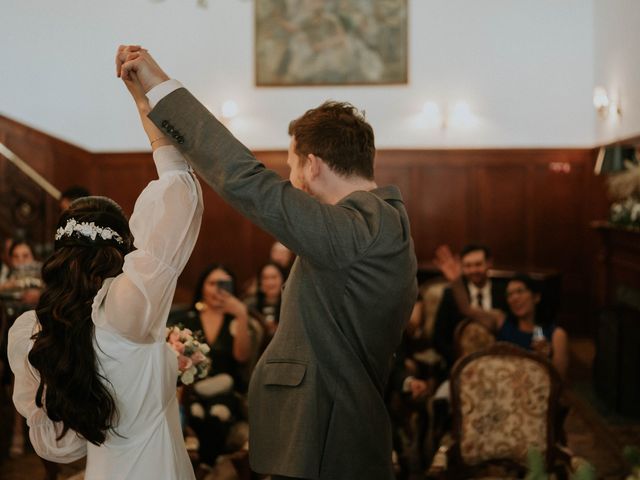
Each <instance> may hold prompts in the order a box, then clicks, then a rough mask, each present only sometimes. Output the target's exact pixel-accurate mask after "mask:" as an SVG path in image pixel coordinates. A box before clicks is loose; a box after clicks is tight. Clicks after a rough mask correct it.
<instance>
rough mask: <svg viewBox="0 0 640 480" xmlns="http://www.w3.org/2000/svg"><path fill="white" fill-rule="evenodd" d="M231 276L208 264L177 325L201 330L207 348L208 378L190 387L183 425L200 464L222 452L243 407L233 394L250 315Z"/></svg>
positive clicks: (244, 357)
mask: <svg viewBox="0 0 640 480" xmlns="http://www.w3.org/2000/svg"><path fill="white" fill-rule="evenodd" d="M235 285H236V282H235V276H234V275H233V272H231V270H229V269H228V268H227V267H225V266H224V265H222V264H213V265H210V266H208V267H207V268H205V269H204V270H203V272H202V273H201V274H200V278H199V279H198V282H197V283H196V288H195V293H194V298H193V305H192V306H193V308H192V310H191V311H190V312H189V313H188V314H187V316H186V318H184V319H183V320H182V321H181V323H183V325H184V326H185V327H186V328H188V329H190V330H191V331H193V332H197V331H201V332H202V334H203V340H204V341H205V342H206V343H207V344H208V345H209V347H210V348H211V351H210V353H209V355H210V357H211V369H210V371H209V376H208V377H207V378H205V379H203V380H200V381H198V382H196V383H195V384H194V385H193V388H192V395H191V399H190V400H191V402H190V405H189V408H188V411H187V423H188V425H189V426H190V427H191V428H192V429H193V430H194V431H195V433H196V435H197V436H198V439H199V440H200V446H199V448H198V452H199V460H200V462H201V466H202V467H203V468H207V466H209V467H211V466H213V465H215V461H216V458H217V457H218V455H220V454H222V453H225V450H226V439H227V436H228V434H229V431H230V429H231V427H232V426H233V424H234V423H235V422H237V421H238V420H239V419H241V416H242V413H241V411H242V409H241V405H240V402H239V401H238V396H237V395H236V394H235V393H234V392H240V393H244V392H245V391H246V385H245V384H244V381H243V378H242V366H243V365H244V364H245V363H246V362H247V361H248V360H249V357H250V355H251V340H250V336H249V313H248V311H247V307H246V306H245V304H244V303H242V302H241V301H240V300H239V299H238V298H237V297H236V296H235Z"/></svg>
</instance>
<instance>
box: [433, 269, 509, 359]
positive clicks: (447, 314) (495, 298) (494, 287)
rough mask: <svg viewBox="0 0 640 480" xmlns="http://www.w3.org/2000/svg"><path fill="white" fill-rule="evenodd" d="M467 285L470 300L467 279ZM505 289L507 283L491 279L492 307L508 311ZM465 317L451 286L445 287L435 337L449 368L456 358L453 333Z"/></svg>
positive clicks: (436, 322)
mask: <svg viewBox="0 0 640 480" xmlns="http://www.w3.org/2000/svg"><path fill="white" fill-rule="evenodd" d="M465 287H466V291H467V295H469V301H471V297H470V294H469V287H468V284H467V282H466V280H465ZM505 289H506V284H505V283H504V282H500V281H498V280H495V279H493V280H492V281H491V306H492V308H494V309H498V310H502V311H504V312H508V311H509V307H508V306H507V299H506V296H505ZM463 319H464V316H463V315H462V313H461V312H460V310H459V309H458V305H457V304H456V301H455V298H454V296H453V291H452V290H451V287H447V288H445V289H444V292H443V294H442V300H440V305H439V306H438V311H437V313H436V321H435V325H434V330H433V338H434V343H435V347H436V350H437V351H438V352H439V353H440V354H441V355H442V356H443V357H444V358H445V360H446V361H447V365H448V367H449V368H451V366H452V365H453V363H454V362H455V360H456V359H455V352H454V346H453V334H454V332H455V330H456V326H457V325H458V323H460V321H461V320H463Z"/></svg>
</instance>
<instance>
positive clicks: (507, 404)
mask: <svg viewBox="0 0 640 480" xmlns="http://www.w3.org/2000/svg"><path fill="white" fill-rule="evenodd" d="M560 389H561V381H560V377H559V376H558V374H557V372H556V371H555V370H554V369H553V367H552V365H551V364H550V363H549V362H548V361H547V360H545V359H544V358H541V357H539V356H538V355H536V354H534V353H531V352H527V351H525V350H523V349H521V348H519V347H517V346H514V345H511V344H508V343H502V342H497V343H495V344H494V345H493V346H491V347H489V348H488V349H485V350H482V351H479V352H476V353H471V354H469V355H467V356H465V357H462V358H461V359H460V360H459V361H458V362H457V363H456V364H455V366H454V368H453V370H452V372H451V402H452V414H453V432H452V436H453V444H452V445H451V446H450V447H449V448H448V449H446V454H445V455H446V462H444V463H446V470H442V468H443V467H445V465H442V464H441V465H440V468H441V470H442V471H441V472H440V473H441V475H439V476H442V477H445V478H474V477H475V478H477V477H478V476H479V477H486V476H487V475H490V476H491V477H492V478H496V477H497V478H522V477H521V476H522V475H524V473H525V472H526V466H527V452H528V451H529V449H536V450H537V451H539V452H541V453H542V454H543V456H544V458H545V464H546V465H545V466H546V469H547V471H548V472H552V471H555V469H556V465H557V461H559V460H562V461H569V460H570V453H569V454H568V453H567V451H566V449H564V448H561V447H559V446H556V432H555V429H554V427H553V426H554V425H555V422H554V419H555V415H556V407H557V405H558V399H559V395H560ZM441 450H443V449H441ZM440 454H441V457H442V454H443V452H442V451H441V452H440ZM433 473H434V472H433V468H432V471H431V474H433Z"/></svg>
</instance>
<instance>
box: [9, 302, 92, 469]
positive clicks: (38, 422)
mask: <svg viewBox="0 0 640 480" xmlns="http://www.w3.org/2000/svg"><path fill="white" fill-rule="evenodd" d="M36 324H37V321H36V315H35V312H34V311H30V312H27V313H25V314H23V315H21V316H20V317H19V318H18V319H17V320H16V321H15V323H14V324H13V327H11V330H10V331H9V348H8V356H9V364H10V365H11V370H12V371H13V373H14V375H15V384H14V388H13V403H14V404H15V406H16V409H17V410H18V413H20V415H22V416H23V417H25V418H26V419H27V425H29V439H30V440H31V444H32V445H33V448H34V450H35V451H36V453H37V454H38V455H39V456H40V457H42V458H44V459H46V460H51V461H52V462H58V463H69V462H73V461H75V460H78V459H79V458H82V457H84V456H85V455H86V454H87V441H86V440H84V439H83V438H82V437H80V436H78V435H77V434H76V433H75V432H74V431H72V430H69V431H68V432H67V433H66V434H65V435H64V437H62V438H61V439H60V440H58V436H59V435H60V433H61V432H62V424H61V423H59V422H53V421H51V420H50V419H49V417H47V414H46V413H45V411H44V410H43V409H42V408H39V407H38V406H37V405H36V392H37V391H38V385H39V384H40V376H39V375H38V372H37V371H36V370H35V369H34V368H33V367H32V366H31V364H30V363H29V358H28V355H29V351H30V350H31V347H32V344H33V341H32V340H31V336H32V335H33V334H34V333H35V331H36Z"/></svg>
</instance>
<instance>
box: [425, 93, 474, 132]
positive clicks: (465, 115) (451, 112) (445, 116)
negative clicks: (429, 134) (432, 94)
mask: <svg viewBox="0 0 640 480" xmlns="http://www.w3.org/2000/svg"><path fill="white" fill-rule="evenodd" d="M421 115H422V118H423V121H424V123H425V125H426V126H427V127H440V128H442V129H443V130H446V129H447V128H448V127H453V128H467V127H473V126H475V125H476V124H477V123H478V119H477V117H476V116H475V115H474V114H473V112H472V111H471V107H469V104H468V103H467V102H464V101H458V102H456V103H454V104H453V107H451V108H448V107H447V105H446V104H445V106H444V108H443V109H441V108H440V106H439V105H438V104H437V103H436V102H434V101H432V100H430V101H428V102H425V103H424V105H423V106H422V113H421Z"/></svg>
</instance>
